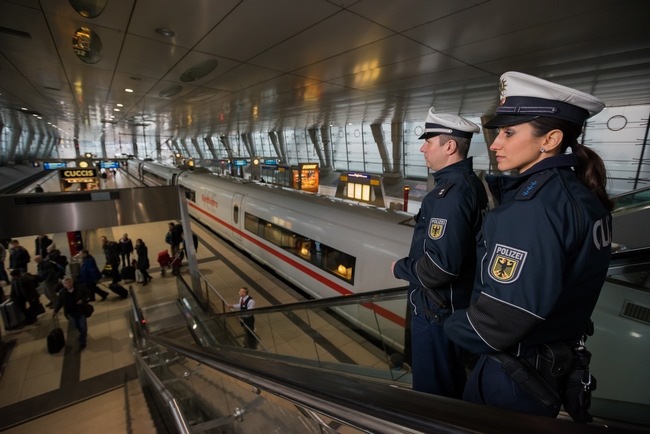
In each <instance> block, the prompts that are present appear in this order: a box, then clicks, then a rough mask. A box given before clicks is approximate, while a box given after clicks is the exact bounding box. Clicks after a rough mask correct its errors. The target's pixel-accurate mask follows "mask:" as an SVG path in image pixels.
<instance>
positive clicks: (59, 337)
mask: <svg viewBox="0 0 650 434" xmlns="http://www.w3.org/2000/svg"><path fill="white" fill-rule="evenodd" d="M53 321H54V328H53V329H52V331H51V332H50V333H49V334H48V335H47V352H48V353H50V354H55V353H58V352H59V351H61V350H62V349H63V347H65V336H64V335H63V329H62V328H61V327H59V320H58V319H57V318H56V317H54V318H53Z"/></svg>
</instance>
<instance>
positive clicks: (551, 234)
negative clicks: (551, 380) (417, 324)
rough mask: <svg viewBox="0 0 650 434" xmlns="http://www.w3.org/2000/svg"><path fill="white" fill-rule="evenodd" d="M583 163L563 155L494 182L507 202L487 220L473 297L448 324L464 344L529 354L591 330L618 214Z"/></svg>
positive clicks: (454, 337) (487, 350) (477, 348)
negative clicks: (589, 183)
mask: <svg viewBox="0 0 650 434" xmlns="http://www.w3.org/2000/svg"><path fill="white" fill-rule="evenodd" d="M577 165H578V159H577V158H576V157H575V156H574V155H573V154H565V155H558V156H555V157H551V158H547V159H545V160H543V161H541V162H540V163H538V164H536V165H535V166H533V167H532V168H530V169H529V170H527V171H526V172H525V173H523V174H521V175H519V176H500V177H495V178H494V179H493V180H492V179H491V180H488V183H489V185H490V190H491V191H492V193H493V194H494V195H495V197H497V198H499V201H500V203H501V204H500V205H499V206H497V207H496V208H494V209H493V210H492V211H491V212H490V213H489V214H488V215H487V216H486V217H485V219H484V221H483V228H482V234H481V235H482V242H481V243H480V245H479V251H478V258H479V259H478V260H479V261H480V264H479V267H480V275H477V280H476V282H475V288H474V292H473V294H472V303H471V305H470V307H469V308H468V309H466V310H461V311H457V312H455V313H454V314H453V315H452V316H451V317H450V318H449V319H448V320H447V322H446V323H445V332H446V333H447V334H448V336H449V337H450V338H451V339H452V340H453V341H455V342H456V343H457V344H459V345H460V346H462V347H464V348H465V349H467V350H469V351H471V352H473V353H475V354H482V353H494V352H496V351H509V352H511V353H513V354H516V355H522V354H526V355H527V354H529V353H530V350H531V349H532V348H535V347H536V346H537V345H538V344H540V343H547V342H557V341H562V342H576V341H578V340H579V338H580V337H581V336H582V334H583V333H584V332H585V329H586V325H587V323H588V321H589V318H590V316H591V313H592V311H593V309H594V307H595V305H596V301H597V300H598V295H599V294H600V289H601V287H602V285H603V282H604V280H605V276H606V274H607V268H608V266H609V260H610V255H611V233H612V232H611V223H612V221H611V220H612V219H611V214H610V213H609V212H608V211H607V210H606V209H605V207H604V206H603V205H602V204H601V202H600V201H599V200H598V198H597V197H596V196H595V195H594V194H593V193H592V192H591V191H589V189H588V188H587V187H585V185H584V184H582V182H580V180H579V179H578V177H577V176H576V174H575V173H574V172H573V170H572V167H575V166H577Z"/></svg>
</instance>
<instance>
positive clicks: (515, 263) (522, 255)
mask: <svg viewBox="0 0 650 434" xmlns="http://www.w3.org/2000/svg"><path fill="white" fill-rule="evenodd" d="M527 256H528V252H525V251H523V250H519V249H515V248H512V247H508V246H504V245H503V244H497V245H496V246H494V251H493V252H492V258H491V259H490V268H489V274H490V277H491V278H493V279H494V280H496V281H497V282H499V283H512V282H514V281H516V280H517V279H518V278H519V275H520V274H521V270H522V269H523V268H524V263H525V262H526V257H527Z"/></svg>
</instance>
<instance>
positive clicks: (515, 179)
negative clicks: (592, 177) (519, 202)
mask: <svg viewBox="0 0 650 434" xmlns="http://www.w3.org/2000/svg"><path fill="white" fill-rule="evenodd" d="M578 164H579V160H578V157H577V156H576V155H575V154H573V153H571V154H561V155H556V156H554V157H549V158H545V159H543V160H542V161H540V162H539V163H537V164H535V165H534V166H533V167H531V168H530V169H528V170H526V171H525V172H524V173H520V174H518V175H486V177H485V181H486V182H487V184H488V186H489V188H490V191H491V192H492V194H493V195H494V196H496V198H497V200H498V201H499V202H501V200H502V195H503V193H505V192H507V191H511V190H513V189H516V188H519V187H520V186H521V184H522V183H524V182H525V181H526V180H528V178H530V176H531V175H533V174H535V173H538V172H542V171H544V170H549V169H560V168H571V167H575V166H578Z"/></svg>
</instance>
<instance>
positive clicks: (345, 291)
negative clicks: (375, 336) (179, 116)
mask: <svg viewBox="0 0 650 434" xmlns="http://www.w3.org/2000/svg"><path fill="white" fill-rule="evenodd" d="M187 203H188V205H189V206H190V207H192V208H193V209H195V210H196V211H198V212H200V213H201V214H203V215H205V216H207V217H209V218H210V219H212V220H214V221H215V222H217V223H219V224H220V225H221V226H223V227H224V228H226V229H227V230H229V231H232V232H234V233H236V234H237V235H239V236H241V237H243V238H246V239H247V240H248V241H250V242H251V243H253V244H255V245H257V246H259V247H261V248H262V249H264V250H266V251H267V252H269V253H271V254H272V255H273V256H275V257H277V258H278V259H281V260H282V261H284V262H286V263H287V264H289V265H291V266H292V267H294V268H296V269H298V270H299V271H300V272H302V273H304V274H307V275H308V276H309V277H311V278H312V279H314V280H317V281H319V282H320V283H322V284H323V285H325V286H328V287H329V288H331V289H333V290H334V291H336V292H338V293H339V294H341V295H350V294H353V292H352V291H350V290H348V289H346V288H344V287H342V286H341V285H339V284H337V283H336V282H333V281H331V280H330V279H328V278H326V277H323V276H321V275H320V274H318V273H316V272H315V271H313V270H311V269H309V268H308V267H307V266H305V265H304V264H301V263H300V262H298V261H296V260H295V259H293V258H291V257H289V256H287V255H284V254H282V253H280V252H278V251H277V250H275V249H273V248H272V247H270V246H268V245H266V244H264V243H262V242H261V241H259V240H257V239H255V238H253V237H252V236H250V235H248V234H247V233H245V232H242V231H240V230H239V229H238V228H236V227H234V226H232V225H230V224H228V223H227V222H225V221H223V220H221V219H220V218H218V217H217V216H215V215H214V214H212V213H209V212H208V211H206V210H204V209H202V208H200V207H199V206H197V205H196V204H195V203H194V202H190V201H188V202H187ZM362 306H364V307H367V308H368V309H371V310H372V311H374V312H375V313H377V314H378V315H380V316H382V317H384V318H386V319H387V320H389V321H391V322H393V323H395V324H397V325H399V326H400V327H404V326H405V323H406V321H405V320H404V318H402V317H400V316H398V315H396V314H394V313H393V312H391V311H389V310H387V309H384V308H383V307H380V306H377V305H376V304H374V303H363V304H362Z"/></svg>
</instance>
